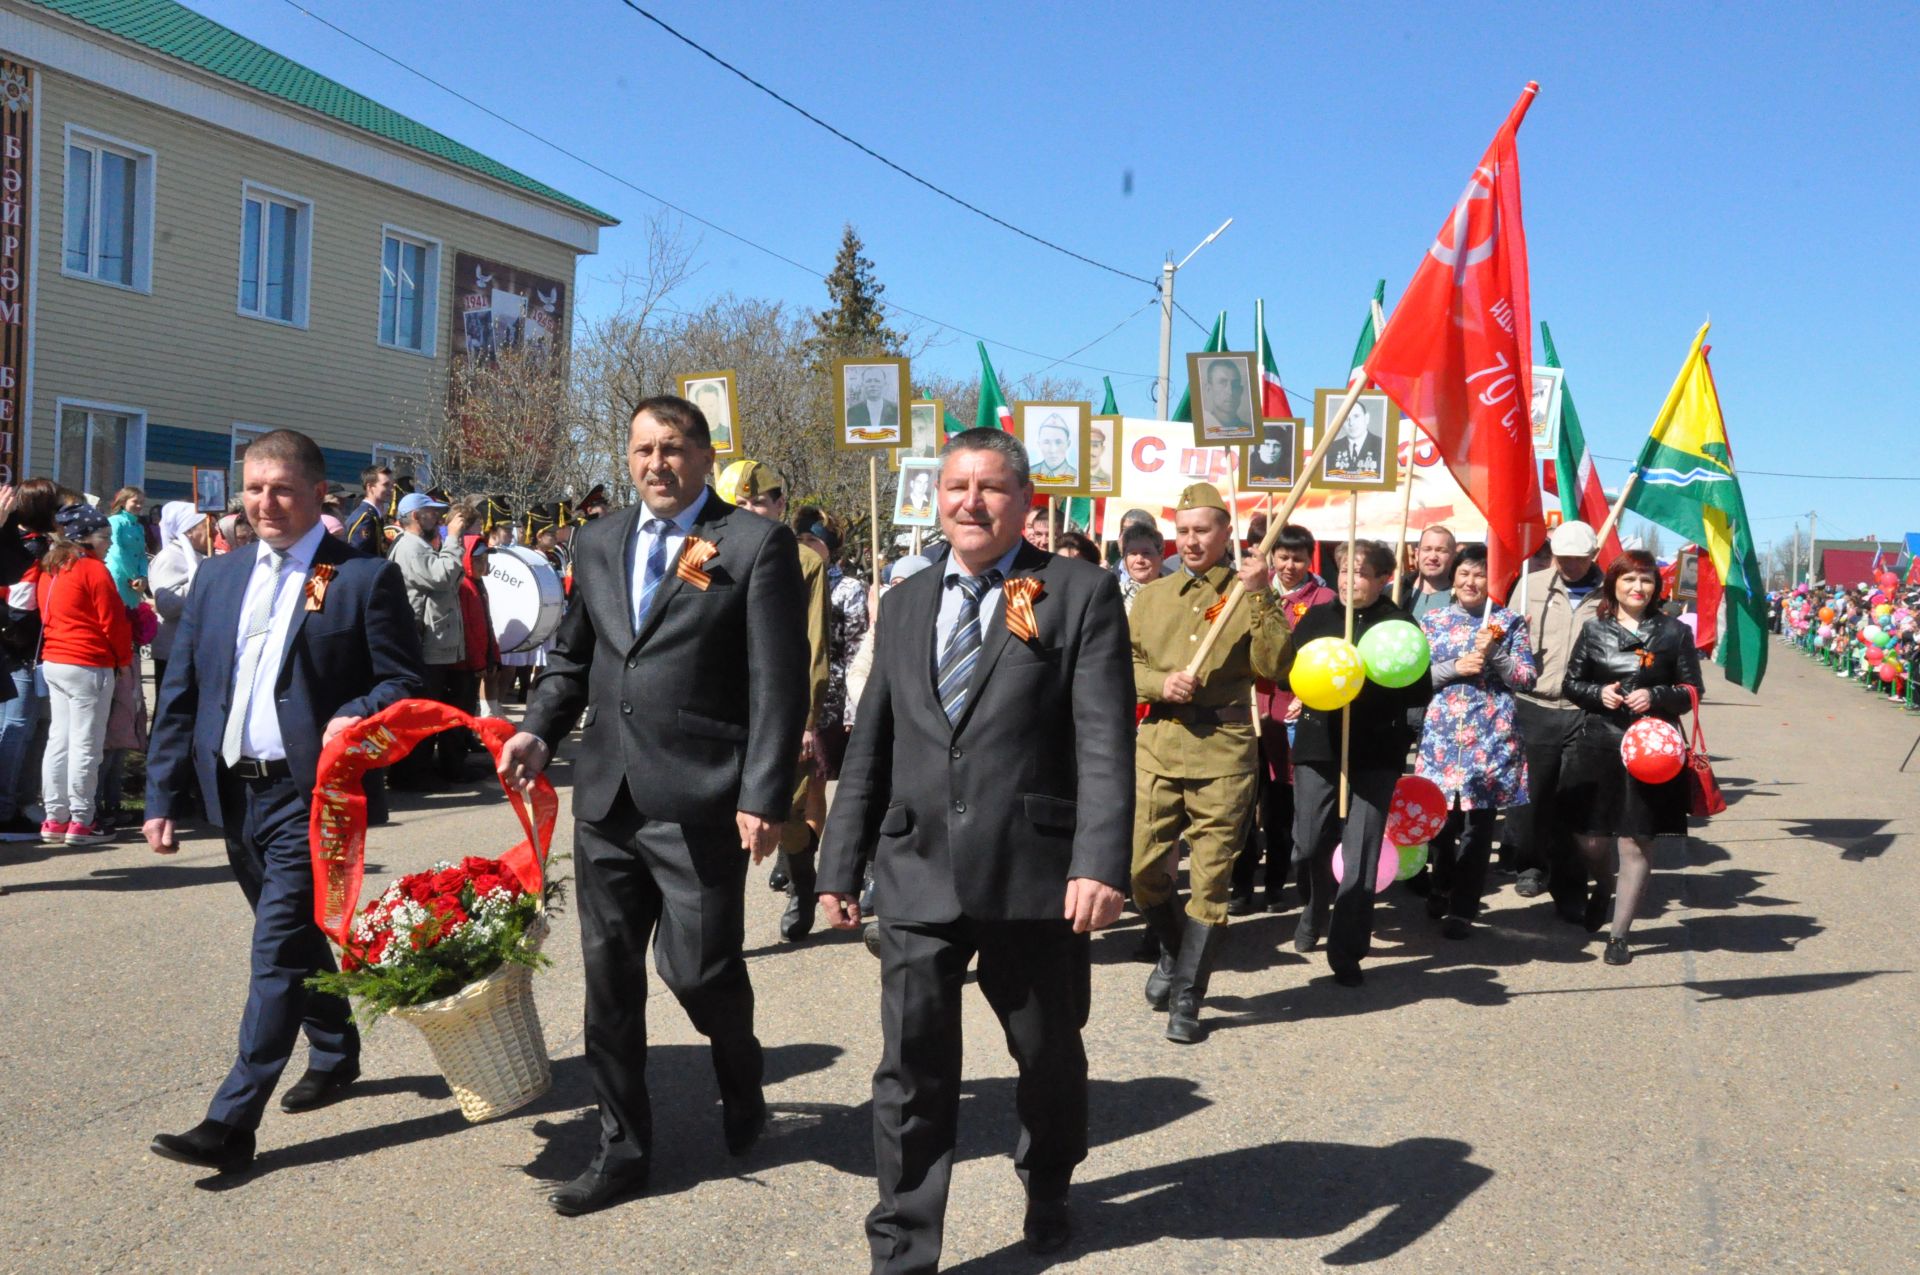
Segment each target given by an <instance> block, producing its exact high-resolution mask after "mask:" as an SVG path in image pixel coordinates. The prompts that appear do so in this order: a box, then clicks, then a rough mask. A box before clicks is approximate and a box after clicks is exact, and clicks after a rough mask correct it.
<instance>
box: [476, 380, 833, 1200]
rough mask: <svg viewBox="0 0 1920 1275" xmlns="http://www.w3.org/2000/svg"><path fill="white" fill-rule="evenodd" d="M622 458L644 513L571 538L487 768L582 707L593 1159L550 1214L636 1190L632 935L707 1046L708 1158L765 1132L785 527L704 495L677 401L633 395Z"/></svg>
mask: <svg viewBox="0 0 1920 1275" xmlns="http://www.w3.org/2000/svg"><path fill="white" fill-rule="evenodd" d="M627 456H628V464H629V466H630V468H631V470H632V473H633V484H634V486H635V487H636V488H638V489H639V492H640V497H641V501H642V504H641V505H640V506H638V507H636V508H634V509H632V510H630V511H628V512H627V513H626V514H625V515H624V516H616V517H607V518H601V519H599V520H597V521H595V522H591V523H588V524H587V525H586V526H585V527H583V528H581V530H580V534H579V536H578V537H577V538H576V539H575V540H574V546H575V552H574V558H573V572H574V593H573V605H572V606H571V607H570V608H569V609H568V611H567V614H566V618H565V619H564V620H562V621H561V622H560V631H559V633H558V635H557V637H556V641H555V646H554V649H553V651H552V652H551V653H549V654H548V656H547V667H546V671H545V673H544V674H543V675H542V676H541V678H540V680H539V681H537V682H535V683H534V689H533V694H532V696H531V698H530V699H529V701H528V704H527V716H526V720H525V722H524V723H523V725H524V727H525V729H524V730H523V731H522V732H521V733H519V734H516V735H514V736H513V737H512V738H511V739H509V740H508V741H507V744H506V747H505V749H504V750H503V751H502V753H501V762H500V770H501V774H502V775H503V776H504V777H505V778H506V779H507V781H508V782H510V783H521V782H524V781H525V780H527V779H528V778H530V777H531V775H532V774H533V773H534V772H536V771H538V770H539V769H541V768H542V767H544V766H545V765H546V764H547V760H548V758H549V757H551V755H552V752H553V749H555V748H556V747H558V746H559V743H560V741H561V740H562V739H564V738H566V736H567V733H568V732H569V731H571V730H572V729H573V725H574V723H575V722H576V721H581V720H582V718H581V714H582V713H583V712H584V713H585V715H586V716H585V718H584V723H583V724H584V727H585V733H584V734H583V735H582V737H581V743H580V758H579V760H578V761H577V762H576V763H575V766H574V777H573V816H574V820H575V822H574V866H575V869H576V872H577V874H578V876H577V882H576V895H575V897H576V899H577V901H578V906H579V909H580V944H581V948H582V951H583V953H584V955H585V959H586V984H587V1042H586V1053H587V1069H588V1071H589V1073H590V1074H591V1075H592V1077H593V1087H594V1093H595V1095H596V1096H597V1097H598V1098H599V1100H600V1150H599V1154H597V1155H596V1156H595V1157H594V1159H593V1162H592V1163H591V1164H590V1165H588V1166H587V1169H586V1171H585V1172H583V1173H582V1174H580V1176H579V1177H577V1178H575V1179H574V1180H573V1181H571V1182H569V1183H567V1184H566V1185H565V1186H563V1187H561V1188H560V1189H559V1190H558V1191H556V1192H554V1193H553V1195H552V1196H551V1197H550V1198H551V1203H552V1204H553V1207H554V1209H555V1211H557V1212H559V1213H561V1214H563V1215H566V1216H569V1217H571V1216H573V1215H575V1214H580V1213H588V1212H591V1211H593V1210H595V1209H599V1208H604V1207H606V1206H607V1205H608V1204H611V1203H613V1202H614V1201H615V1200H617V1199H619V1198H621V1197H622V1196H625V1195H629V1194H632V1193H634V1192H636V1191H639V1190H643V1189H644V1188H645V1186H646V1181H647V1175H648V1170H649V1168H650V1166H651V1164H652V1157H653V1145H652V1144H653V1117H652V1112H651V1108H650V1105H649V1100H648V1094H647V1076H646V1060H647V1021H646V957H647V942H648V940H649V939H651V940H652V941H653V954H654V962H655V964H656V965H658V966H659V969H660V977H661V980H662V981H663V982H665V983H666V985H667V987H668V988H669V989H671V990H672V992H673V994H674V996H675V997H676V998H677V999H678V1000H679V1001H680V1004H681V1006H682V1007H683V1008H685V1009H686V1011H687V1017H688V1018H690V1019H692V1020H693V1025H694V1026H695V1027H697V1028H699V1030H700V1032H701V1034H702V1035H704V1036H706V1037H707V1038H708V1040H709V1041H710V1042H711V1045H712V1052H713V1069H714V1075H715V1077H716V1078H717V1079H718V1081H719V1084H720V1101H721V1104H722V1116H721V1123H722V1129H723V1132H724V1135H725V1138H726V1145H727V1150H728V1151H729V1152H730V1153H731V1154H733V1155H744V1154H746V1152H747V1151H748V1149H749V1148H751V1147H752V1146H753V1144H754V1142H755V1141H756V1140H757V1139H758V1138H759V1136H760V1131H761V1130H762V1129H763V1128H764V1127H765V1125H766V1120H767V1104H766V1100H765V1099H764V1097H762V1095H761V1088H760V1083H761V1073H762V1065H761V1054H760V1042H759V1040H758V1039H757V1038H756V1037H755V1036H754V1033H753V985H752V984H751V983H750V982H748V980H747V965H746V961H745V959H744V958H743V957H742V956H741V945H742V939H743V936H744V928H743V916H744V913H745V899H744V897H743V891H744V890H745V888H746V879H747V860H748V856H749V855H751V856H752V858H753V860H754V861H755V862H758V861H759V860H761V859H763V858H765V857H766V856H767V855H768V854H769V853H771V852H772V851H773V850H774V848H775V847H776V846H777V845H778V844H779V840H780V825H781V823H782V821H783V820H785V819H786V817H787V812H788V806H789V804H790V802H791V801H792V797H793V777H794V768H795V766H796V764H797V761H798V758H799V756H800V733H801V730H802V729H803V728H804V727H805V725H806V720H807V708H808V697H807V635H806V630H805V628H804V627H803V622H804V620H805V618H806V613H807V604H806V594H805V593H804V591H803V589H802V586H801V582H800V560H799V555H798V546H797V545H796V543H795V541H794V538H793V533H792V532H791V531H788V530H787V529H786V528H785V527H783V526H781V525H780V524H779V523H776V522H771V521H769V520H767V519H765V518H762V517H760V516H759V515H758V514H754V513H750V512H748V511H747V510H744V509H739V508H736V507H735V506H733V505H730V504H728V503H727V502H726V501H724V500H722V499H720V497H719V495H718V494H717V493H715V492H713V491H711V490H709V489H708V487H707V485H706V482H707V475H708V474H709V473H711V472H712V470H713V460H714V457H713V446H712V443H711V441H710V438H709V435H708V432H707V422H706V418H705V417H703V416H701V414H700V409H698V408H696V407H695V406H694V405H693V404H691V403H689V402H687V401H686V400H685V399H681V398H674V397H671V396H665V395H663V396H661V397H659V398H651V399H648V400H647V401H645V402H643V403H642V404H640V407H639V410H638V411H637V412H636V413H635V414H634V418H633V424H632V430H631V435H630V442H629V446H628V451H627Z"/></svg>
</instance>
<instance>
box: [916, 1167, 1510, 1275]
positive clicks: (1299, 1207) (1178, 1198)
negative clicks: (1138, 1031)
mask: <svg viewBox="0 0 1920 1275" xmlns="http://www.w3.org/2000/svg"><path fill="white" fill-rule="evenodd" d="M1472 1154H1473V1148H1472V1147H1471V1146H1470V1145H1468V1144H1467V1143H1465V1142H1461V1141H1458V1140H1456V1139H1452V1138H1407V1139H1404V1140H1402V1141H1400V1142H1397V1143H1394V1144H1393V1145H1392V1146H1385V1147H1364V1146H1348V1145H1345V1144H1342V1143H1337V1142H1274V1143H1269V1144H1268V1145H1266V1146H1260V1147H1247V1148H1243V1149H1241V1150H1238V1151H1223V1152H1220V1153H1217V1154H1214V1155H1205V1156H1197V1157H1195V1158H1193V1159H1191V1160H1182V1161H1180V1162H1178V1163H1176V1164H1167V1165H1153V1166H1151V1167H1148V1168H1144V1169H1135V1170H1130V1171H1128V1172H1126V1173H1119V1174H1115V1175H1114V1176H1112V1177H1108V1178H1100V1179H1097V1180H1095V1181H1091V1182H1078V1183H1075V1184H1074V1187H1073V1193H1072V1196H1071V1201H1072V1205H1073V1214H1074V1240H1073V1243H1072V1244H1071V1245H1070V1246H1069V1247H1068V1249H1067V1250H1066V1252H1065V1253H1064V1254H1060V1255H1058V1256H1057V1257H1055V1258H1052V1259H1048V1258H1038V1257H1033V1256H1031V1255H1029V1254H1028V1253H1027V1252H1026V1251H1025V1249H1024V1247H1023V1246H1022V1245H1020V1244H1019V1243H1015V1244H1010V1245H1008V1246H1007V1247H1006V1248H1003V1249H1000V1250H998V1251H996V1252H993V1253H988V1254H984V1255H983V1256H980V1257H977V1258H973V1259H971V1260H969V1261H966V1262H962V1263H960V1264H958V1265H955V1266H950V1267H948V1268H947V1269H948V1270H949V1271H951V1272H953V1275H960V1272H963V1271H964V1272H972V1273H973V1275H986V1273H987V1272H1000V1271H1007V1272H1016V1271H1039V1270H1043V1269H1046V1267H1048V1266H1049V1265H1051V1264H1052V1262H1053V1261H1060V1260H1068V1259H1071V1258H1077V1257H1081V1256H1085V1255H1088V1254H1093V1253H1111V1252H1118V1251H1121V1250H1124V1249H1129V1248H1134V1247H1136V1246H1139V1245H1143V1244H1151V1243H1154V1242H1155V1241H1157V1240H1162V1239H1169V1238H1171V1239H1181V1240H1310V1239H1317V1238H1320V1237H1323V1236H1331V1235H1337V1234H1339V1233H1340V1232H1341V1231H1344V1230H1347V1229H1348V1228H1350V1227H1353V1226H1355V1225H1357V1224H1358V1223H1360V1222H1362V1221H1364V1220H1366V1219H1367V1218H1368V1217H1369V1216H1371V1215H1373V1214H1375V1213H1380V1212H1381V1210H1385V1212H1384V1214H1382V1216H1380V1217H1379V1218H1377V1219H1375V1220H1374V1222H1373V1224H1372V1225H1371V1226H1369V1227H1368V1228H1367V1229H1366V1230H1365V1231H1363V1232H1362V1233H1361V1234H1359V1235H1357V1236H1355V1237H1354V1238H1353V1239H1350V1240H1348V1241H1347V1242H1346V1243H1344V1244H1341V1245H1340V1246H1339V1247H1338V1248H1335V1249H1334V1250H1333V1251H1331V1252H1329V1253H1326V1254H1324V1255H1323V1256H1322V1257H1321V1258H1320V1261H1321V1262H1322V1263H1324V1264H1325V1265H1328V1266H1359V1265H1362V1264H1364V1263H1367V1262H1377V1261H1381V1260H1383V1259H1385V1258H1388V1257H1392V1256H1393V1255H1394V1254H1396V1253H1399V1252H1400V1251H1402V1250H1403V1249H1405V1248H1406V1247H1407V1246H1408V1245H1410V1244H1412V1243H1414V1242H1415V1241H1417V1240H1418V1239H1420V1238H1421V1237H1422V1236H1424V1235H1426V1234H1428V1233H1429V1232H1431V1231H1433V1230H1434V1229H1435V1228H1436V1227H1438V1226H1439V1225H1440V1224H1441V1223H1442V1222H1444V1221H1445V1220H1446V1218H1447V1216H1448V1215H1449V1214H1450V1213H1452V1212H1453V1210H1454V1209H1456V1208H1458V1207H1459V1206H1460V1204H1461V1203H1462V1202H1463V1201H1464V1200H1466V1198H1467V1197H1468V1196H1470V1195H1472V1194H1473V1193H1474V1192H1475V1191H1477V1190H1479V1189H1480V1188H1481V1187H1482V1186H1484V1185H1485V1184H1486V1183H1487V1182H1488V1181H1489V1180H1491V1179H1492V1177H1493V1170H1491V1169H1489V1168H1486V1167H1485V1166H1484V1165H1478V1164H1475V1163H1473V1162H1472V1160H1471V1159H1469V1157H1470V1156H1471V1155H1472ZM1169 1265H1170V1267H1171V1268H1173V1269H1178V1268H1179V1267H1178V1264H1177V1259H1176V1262H1174V1263H1170V1264H1169Z"/></svg>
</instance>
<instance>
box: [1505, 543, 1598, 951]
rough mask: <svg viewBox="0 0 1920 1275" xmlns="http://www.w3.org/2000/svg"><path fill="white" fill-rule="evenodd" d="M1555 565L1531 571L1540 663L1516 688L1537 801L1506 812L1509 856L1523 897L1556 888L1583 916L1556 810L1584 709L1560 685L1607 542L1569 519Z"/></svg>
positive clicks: (1530, 607)
mask: <svg viewBox="0 0 1920 1275" xmlns="http://www.w3.org/2000/svg"><path fill="white" fill-rule="evenodd" d="M1547 544H1548V547H1549V548H1550V549H1551V550H1552V551H1553V565H1552V566H1550V567H1547V568H1545V569H1544V570H1540V571H1536V572H1534V573H1533V574H1532V575H1530V576H1528V577H1527V579H1526V581H1525V582H1524V583H1523V585H1522V588H1524V589H1525V590H1526V608H1525V609H1526V617H1527V634H1528V638H1529V640H1530V641H1531V642H1532V644H1533V659H1534V664H1535V666H1536V667H1537V668H1538V669H1539V676H1538V677H1537V678H1536V679H1535V681H1534V684H1533V687H1532V688H1531V689H1530V690H1524V691H1518V692H1516V695H1517V697H1518V699H1517V705H1516V707H1517V708H1518V711H1519V721H1520V730H1521V733H1522V734H1523V735H1524V736H1525V738H1526V741H1527V788H1528V795H1529V796H1530V798H1531V802H1530V804H1528V805H1525V806H1519V807H1516V808H1514V809H1513V810H1510V811H1508V812H1507V824H1506V827H1507V831H1506V838H1505V844H1504V846H1503V848H1502V850H1503V852H1502V856H1501V857H1502V860H1503V861H1504V862H1505V863H1506V864H1507V865H1509V866H1512V867H1514V868H1517V869H1518V870H1519V873H1520V882H1519V885H1518V886H1517V887H1516V889H1517V892H1518V893H1519V894H1520V896H1521V897H1522V898H1528V899H1531V898H1535V897H1537V896H1539V895H1540V894H1541V893H1542V892H1545V891H1549V890H1550V891H1551V892H1552V894H1553V903H1554V907H1555V908H1557V909H1558V910H1559V912H1560V914H1561V915H1562V916H1564V917H1566V918H1567V919H1568V920H1570V921H1575V922H1580V921H1582V920H1583V919H1584V914H1585V910H1586V904H1587V874H1586V870H1585V869H1584V868H1582V867H1581V866H1580V861H1579V859H1578V857H1577V856H1576V855H1575V854H1574V853H1573V843H1572V840H1571V838H1570V837H1569V836H1568V835H1567V832H1566V830H1565V829H1564V828H1563V827H1562V826H1561V824H1560V820H1559V818H1558V816H1557V814H1556V812H1555V810H1554V793H1555V791H1556V790H1557V789H1558V787H1559V785H1560V761H1561V757H1562V756H1563V755H1564V753H1565V751H1566V748H1567V745H1568V743H1569V742H1570V741H1571V739H1572V737H1573V731H1574V728H1575V727H1576V726H1578V725H1579V723H1580V710H1579V708H1578V707H1577V706H1575V705H1574V704H1573V702H1572V701H1571V700H1568V699H1567V698H1566V696H1565V695H1564V694H1563V693H1562V691H1561V685H1562V683H1563V682H1565V680H1566V676H1567V656H1568V655H1569V654H1571V653H1572V651H1573V640H1574V638H1576V637H1578V636H1579V634H1580V630H1581V629H1583V628H1585V627H1586V624H1587V621H1588V620H1591V619H1592V618H1593V617H1594V615H1595V613H1596V612H1597V611H1598V609H1599V606H1600V579H1601V577H1600V568H1599V566H1598V565H1597V564H1596V563H1595V562H1594V554H1595V553H1596V552H1597V551H1598V549H1599V546H1600V542H1599V539H1598V538H1597V537H1596V536H1595V535H1594V531H1593V528H1592V527H1589V526H1588V525H1587V524H1586V523H1584V522H1579V521H1574V522H1564V523H1561V524H1560V525H1559V526H1558V527H1555V528H1554V529H1553V535H1552V536H1551V537H1549V539H1548V542H1547Z"/></svg>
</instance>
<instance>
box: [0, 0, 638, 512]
mask: <svg viewBox="0 0 1920 1275" xmlns="http://www.w3.org/2000/svg"><path fill="white" fill-rule="evenodd" d="M613 224H615V223H614V221H613V219H612V218H610V217H608V216H607V215H606V214H604V213H601V212H599V211H597V210H595V209H594V208H592V207H589V206H588V205H586V204H584V203H582V202H580V201H579V200H577V199H573V198H571V197H569V196H567V195H564V194H562V193H561V192H559V191H557V190H555V189H553V188H551V187H549V186H546V185H544V184H542V183H541V182H539V181H537V180H535V179H534V178H532V177H529V176H527V175H525V174H523V173H519V172H516V171H514V170H513V169H510V168H508V167H506V166H505V165H502V164H499V163H496V162H495V161H493V160H491V159H488V158H487V157H486V156H484V155H481V154H479V153H478V152H476V151H474V150H472V149H470V148H468V147H466V146H463V145H461V144H460V143H458V142H456V141H453V140H452V139H451V138H448V137H445V136H443V135H442V134H440V133H437V132H434V131H433V130H432V129H429V128H427V127H426V126H424V125H422V124H419V123H417V122H415V121H413V120H410V119H408V118H406V117H404V116H402V115H400V114H398V113H397V112H394V111H391V110H389V109H387V108H386V107H383V106H381V105H380V104H379V103H377V102H374V101H372V100H370V99H368V98H366V97H364V96H362V95H360V94H358V93H355V92H354V91H352V90H351V89H348V88H346V87H344V86H343V85H341V84H338V83H336V82H334V81H332V80H329V79H327V78H326V77H324V76H321V75H318V74H316V73H315V72H313V71H310V70H308V69H307V68H305V67H303V66H301V65H299V64H298V63H296V62H293V61H291V60H289V59H287V58H285V57H282V56H281V55H279V54H277V53H275V52H273V51H272V50H269V49H266V48H263V47H261V46H260V45H258V44H256V43H254V42H253V41H250V40H247V39H245V38H243V37H241V36H240V35H238V34H236V33H235V32H233V31H230V30H228V29H227V28H225V27H223V26H221V25H219V24H218V23H215V22H212V21H210V20H208V19H207V18H205V17H203V16H201V15H200V14H198V13H195V12H194V11H193V10H191V9H189V8H187V7H185V6H183V5H180V4H176V3H174V2H173V0H0V466H3V467H4V472H0V481H6V480H9V479H10V478H14V477H19V476H31V475H35V474H45V475H50V476H52V477H54V478H57V479H58V480H59V481H61V482H63V483H66V484H67V485H69V486H72V487H74V488H77V489H81V490H85V491H89V492H93V493H96V494H100V495H108V494H111V493H112V492H113V491H114V490H115V489H116V488H118V487H121V486H125V485H139V486H143V487H145V488H146V489H147V491H148V493H149V495H150V496H152V497H154V498H157V499H175V498H185V497H187V496H189V494H190V493H191V492H192V490H193V479H194V470H195V469H196V468H198V469H202V470H205V471H223V472H226V473H228V474H237V468H236V467H237V463H238V460H239V457H240V455H241V453H242V452H243V451H244V450H245V447H246V444H247V441H248V440H249V439H250V438H253V437H257V436H258V435H259V434H261V433H263V432H265V431H266V430H269V429H277V428H286V427H291V428H294V429H299V430H303V431H305V432H306V433H308V434H311V435H312V436H313V437H314V438H316V439H317V440H319V442H320V444H321V446H322V447H323V448H324V449H325V451H326V455H327V461H328V476H329V477H330V478H331V479H334V480H337V481H341V482H348V483H352V482H356V481H357V480H358V477H359V473H360V471H361V469H362V468H363V467H365V466H366V465H367V464H368V463H369V462H370V461H375V460H384V461H388V462H396V463H397V467H398V468H401V469H403V470H412V471H415V472H418V473H422V474H423V475H424V474H428V473H430V470H431V465H432V457H430V456H426V455H423V454H421V450H422V443H423V440H425V439H426V438H427V437H429V436H430V434H431V432H432V426H433V425H434V423H435V422H436V421H438V420H439V419H440V418H441V415H442V414H443V413H444V411H445V405H446V402H447V393H448V377H449V369H450V367H451V365H452V360H454V359H456V358H467V357H473V356H475V355H484V354H485V353H486V352H488V351H489V350H491V349H493V348H496V347H499V346H506V345H514V344H522V343H527V344H531V343H539V342H545V343H547V344H548V345H549V346H550V347H551V348H554V349H558V348H559V347H560V346H561V345H562V344H564V342H565V340H566V335H567V332H568V328H569V325H570V322H571V315H572V306H573V301H574V267H575V262H576V260H577V259H578V258H579V257H580V256H581V255H582V254H587V253H592V252H594V251H595V250H596V247H597V243H598V236H599V232H600V230H601V228H602V227H606V226H611V225H613Z"/></svg>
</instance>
